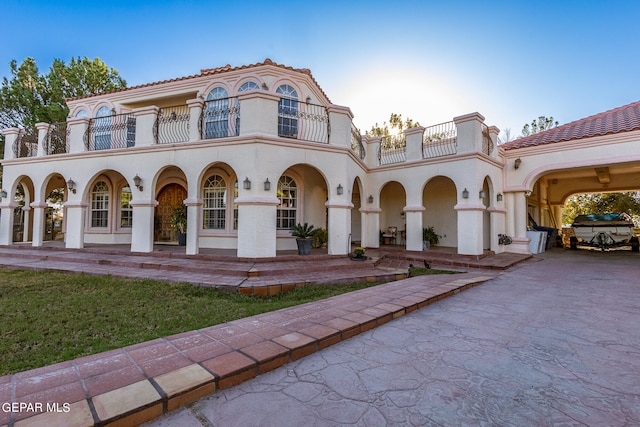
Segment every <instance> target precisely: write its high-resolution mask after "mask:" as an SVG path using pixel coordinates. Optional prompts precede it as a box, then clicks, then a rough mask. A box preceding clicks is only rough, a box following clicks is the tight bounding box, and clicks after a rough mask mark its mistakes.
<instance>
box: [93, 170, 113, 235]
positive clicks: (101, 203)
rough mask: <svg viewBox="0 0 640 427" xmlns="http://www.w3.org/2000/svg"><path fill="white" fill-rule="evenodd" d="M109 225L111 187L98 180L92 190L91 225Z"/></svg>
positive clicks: (101, 226)
mask: <svg viewBox="0 0 640 427" xmlns="http://www.w3.org/2000/svg"><path fill="white" fill-rule="evenodd" d="M108 226H109V187H108V186H107V183H106V182H104V181H98V182H97V183H96V185H94V186H93V190H91V227H100V228H103V227H108Z"/></svg>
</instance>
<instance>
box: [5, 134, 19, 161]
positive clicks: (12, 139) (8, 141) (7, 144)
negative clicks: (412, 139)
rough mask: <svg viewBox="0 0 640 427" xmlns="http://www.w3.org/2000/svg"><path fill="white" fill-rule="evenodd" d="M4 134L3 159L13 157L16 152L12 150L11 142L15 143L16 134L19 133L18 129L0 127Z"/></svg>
mask: <svg viewBox="0 0 640 427" xmlns="http://www.w3.org/2000/svg"><path fill="white" fill-rule="evenodd" d="M1 132H2V134H3V135H4V160H10V159H15V158H16V154H15V153H14V152H13V144H15V142H16V139H18V135H20V129H18V128H7V129H2V131H1Z"/></svg>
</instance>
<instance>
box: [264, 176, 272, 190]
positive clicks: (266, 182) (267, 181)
mask: <svg viewBox="0 0 640 427" xmlns="http://www.w3.org/2000/svg"><path fill="white" fill-rule="evenodd" d="M269 190H271V182H269V178H267V179H265V180H264V191H269Z"/></svg>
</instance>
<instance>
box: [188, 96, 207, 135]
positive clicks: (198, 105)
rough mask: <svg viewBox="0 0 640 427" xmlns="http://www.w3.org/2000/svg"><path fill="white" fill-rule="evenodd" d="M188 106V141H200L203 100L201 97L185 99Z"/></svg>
mask: <svg viewBox="0 0 640 427" xmlns="http://www.w3.org/2000/svg"><path fill="white" fill-rule="evenodd" d="M187 106H188V107H189V141H200V139H202V138H201V135H200V116H201V115H202V107H203V106H204V101H203V100H202V99H201V98H196V99H189V100H187Z"/></svg>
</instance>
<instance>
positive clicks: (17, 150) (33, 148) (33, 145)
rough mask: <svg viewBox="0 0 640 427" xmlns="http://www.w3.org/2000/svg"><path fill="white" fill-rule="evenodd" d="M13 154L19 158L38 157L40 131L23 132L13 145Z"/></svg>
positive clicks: (29, 130)
mask: <svg viewBox="0 0 640 427" xmlns="http://www.w3.org/2000/svg"><path fill="white" fill-rule="evenodd" d="M13 154H14V155H15V156H16V158H18V157H35V156H37V155H38V131H37V130H35V129H28V130H22V131H20V133H19V134H18V138H17V139H16V141H15V142H14V143H13Z"/></svg>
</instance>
